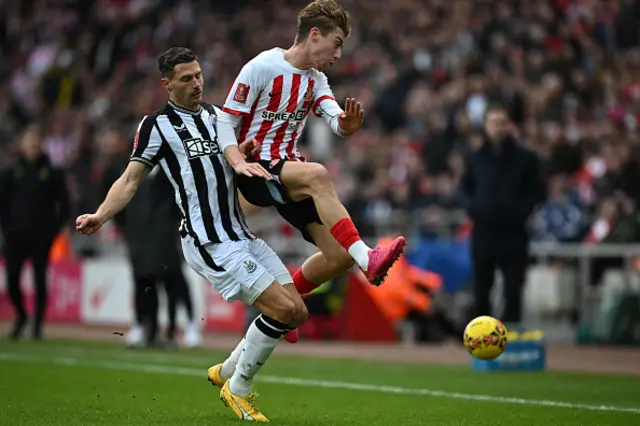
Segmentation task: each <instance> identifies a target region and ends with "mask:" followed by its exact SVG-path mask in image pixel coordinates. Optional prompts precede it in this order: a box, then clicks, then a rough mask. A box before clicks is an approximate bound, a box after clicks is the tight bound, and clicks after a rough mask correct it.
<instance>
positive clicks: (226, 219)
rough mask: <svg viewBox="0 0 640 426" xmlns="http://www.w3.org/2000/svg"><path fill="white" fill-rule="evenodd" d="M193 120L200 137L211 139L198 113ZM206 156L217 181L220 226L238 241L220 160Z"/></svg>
mask: <svg viewBox="0 0 640 426" xmlns="http://www.w3.org/2000/svg"><path fill="white" fill-rule="evenodd" d="M193 121H194V122H195V123H196V127H197V128H198V132H200V134H201V135H202V137H203V138H204V139H206V140H211V135H210V134H209V131H208V130H207V126H205V125H204V122H203V121H202V117H200V116H199V115H198V116H196V117H193ZM216 143H217V140H216ZM208 158H209V161H210V162H211V166H213V170H214V172H215V174H216V181H217V182H218V188H217V191H216V195H217V197H218V208H219V209H220V219H221V221H222V227H223V228H224V231H225V232H226V233H227V235H228V236H229V239H231V240H232V241H239V240H240V238H238V234H236V232H235V231H234V230H233V225H232V224H231V213H230V212H229V193H228V191H227V181H226V178H225V173H224V170H223V166H222V164H220V160H219V159H218V157H217V156H213V155H210V156H209V157H208Z"/></svg>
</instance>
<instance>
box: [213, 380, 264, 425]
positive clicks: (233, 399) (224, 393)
mask: <svg viewBox="0 0 640 426" xmlns="http://www.w3.org/2000/svg"><path fill="white" fill-rule="evenodd" d="M256 396H257V395H255V394H254V393H250V394H249V395H247V396H245V397H240V396H237V395H234V394H232V393H231V390H230V389H229V382H227V383H225V384H224V386H222V390H221V391H220V399H221V400H222V402H224V405H226V406H227V407H229V408H231V409H232V410H233V412H234V413H235V415H236V416H238V418H239V419H240V420H247V421H253V422H261V423H269V419H267V418H266V417H265V416H264V414H262V413H261V412H260V411H259V410H258V407H256V403H255V401H254V398H255V397H256Z"/></svg>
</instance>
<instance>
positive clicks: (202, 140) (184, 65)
mask: <svg viewBox="0 0 640 426" xmlns="http://www.w3.org/2000/svg"><path fill="white" fill-rule="evenodd" d="M158 67H159V69H160V72H161V73H162V82H163V83H164V86H165V87H166V89H167V92H168V94H169V101H168V103H167V104H166V105H165V106H164V107H163V108H162V109H161V110H159V111H157V112H155V113H153V114H150V115H147V116H145V117H144V118H143V119H142V121H141V122H140V125H139V127H138V132H137V134H136V139H135V142H134V146H133V153H132V155H131V161H130V163H129V165H128V167H127V169H126V170H125V171H124V173H123V174H122V176H121V177H120V178H119V179H118V180H117V181H116V182H115V183H114V184H113V186H112V187H111V189H110V190H109V193H108V195H107V197H106V199H105V200H104V202H103V203H102V205H101V206H100V207H99V208H98V210H97V211H96V212H95V213H94V214H84V215H82V216H80V217H78V219H77V221H76V224H77V229H78V231H79V232H81V233H82V234H85V235H91V234H93V233H94V232H96V231H97V230H98V229H99V228H100V227H101V226H102V225H103V224H104V223H105V222H106V221H108V220H109V219H111V218H113V216H114V215H115V214H117V213H118V212H119V211H120V210H122V209H123V208H124V207H125V206H126V205H127V203H129V201H130V200H131V198H132V197H133V196H134V194H135V193H136V190H137V189H138V186H139V185H140V183H141V182H142V180H143V179H145V178H146V177H147V175H148V174H149V172H150V170H151V169H152V168H154V167H155V166H156V165H160V167H161V168H162V170H163V171H164V173H165V174H166V175H167V177H168V178H169V181H170V182H171V184H172V185H173V187H174V191H175V199H176V203H177V204H178V207H179V208H180V211H181V214H182V224H181V226H180V233H181V236H182V249H183V252H184V255H185V259H186V261H187V263H188V264H189V266H191V268H193V269H194V270H195V271H196V272H198V274H200V275H201V276H202V277H204V278H205V279H207V280H208V281H209V282H211V284H212V285H213V286H214V287H215V288H216V290H217V291H218V292H219V293H220V294H221V295H222V297H223V298H224V299H225V300H227V301H233V300H242V301H243V302H245V303H246V304H248V305H253V306H255V307H256V308H258V309H259V310H260V311H261V312H262V315H260V316H259V317H258V318H257V319H256V320H255V321H254V322H253V323H252V324H251V326H250V327H249V329H248V330H247V333H246V335H245V337H244V339H243V340H242V342H241V343H240V345H238V348H240V349H238V350H237V351H236V352H237V353H238V357H237V365H238V366H237V368H235V370H234V374H233V375H231V377H230V380H228V381H227V382H226V383H225V384H224V386H223V387H222V390H221V391H220V398H221V399H222V400H223V401H224V403H225V404H226V405H227V406H228V407H230V408H231V409H232V410H233V412H234V413H235V414H236V415H237V416H238V417H239V418H240V419H242V420H251V421H258V422H267V421H268V420H267V418H266V417H265V416H264V415H263V414H262V413H260V411H259V410H258V409H257V408H256V406H255V403H254V398H253V394H252V381H253V377H254V376H255V374H256V373H257V371H258V370H259V369H260V368H261V367H262V365H264V363H265V362H266V361H267V358H269V356H270V355H271V353H272V352H273V349H274V348H275V346H276V344H277V343H278V342H279V341H280V340H281V337H282V335H283V334H284V333H285V332H286V331H287V330H289V329H291V328H294V327H297V326H298V325H300V324H302V323H303V322H304V321H305V320H306V316H307V310H306V307H305V305H304V302H303V301H302V299H301V298H300V295H299V294H298V292H297V291H296V289H295V288H294V287H293V286H292V285H289V284H291V283H292V278H291V275H290V274H289V272H288V271H287V269H286V267H285V266H284V265H283V264H282V262H281V261H280V259H279V258H278V257H277V256H276V254H275V253H274V252H273V250H271V248H269V247H268V246H267V245H266V244H265V243H264V241H262V240H260V239H258V238H256V237H255V236H254V235H253V234H252V233H251V230H250V229H249V228H248V227H247V225H246V223H245V218H244V214H243V213H242V210H241V209H240V207H239V202H238V191H237V187H236V183H235V179H236V174H237V175H241V176H253V177H256V178H259V179H271V175H270V174H269V173H268V172H267V171H266V170H265V169H264V168H262V166H260V165H259V164H257V163H247V162H246V161H245V159H244V158H243V155H242V154H241V153H240V150H239V149H238V145H237V141H236V136H235V133H234V129H233V127H232V125H231V124H230V123H228V122H225V121H224V117H222V116H221V113H222V111H221V110H219V109H218V108H216V107H213V106H212V105H209V104H207V103H205V102H202V90H203V85H204V82H203V79H202V72H201V70H200V65H199V63H198V60H197V57H196V56H195V54H194V53H193V52H192V51H191V50H189V49H186V48H172V49H169V50H168V51H167V52H165V53H164V54H163V55H162V56H160V58H159V59H158ZM242 145H243V146H242V148H243V150H244V152H246V153H249V154H251V152H253V151H252V149H253V148H255V152H258V151H259V145H258V144H257V143H255V141H247V142H246V143H243V144H242ZM234 367H235V366H234Z"/></svg>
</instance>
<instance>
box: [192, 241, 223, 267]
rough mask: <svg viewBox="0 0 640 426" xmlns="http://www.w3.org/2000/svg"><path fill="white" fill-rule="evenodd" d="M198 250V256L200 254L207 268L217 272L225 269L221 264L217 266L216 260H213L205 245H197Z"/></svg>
mask: <svg viewBox="0 0 640 426" xmlns="http://www.w3.org/2000/svg"><path fill="white" fill-rule="evenodd" d="M198 251H199V252H200V256H202V260H204V263H206V264H207V266H208V267H209V268H211V269H213V270H214V271H218V272H224V271H225V270H226V269H224V268H223V267H222V266H218V265H217V264H216V262H214V261H213V258H212V257H211V255H210V254H209V253H208V252H207V249H206V248H205V247H203V246H200V245H199V246H198Z"/></svg>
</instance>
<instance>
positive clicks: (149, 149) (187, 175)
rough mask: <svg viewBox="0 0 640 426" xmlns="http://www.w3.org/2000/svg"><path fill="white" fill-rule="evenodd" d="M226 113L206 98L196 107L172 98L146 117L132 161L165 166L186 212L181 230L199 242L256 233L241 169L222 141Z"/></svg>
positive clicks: (151, 165) (234, 239)
mask: <svg viewBox="0 0 640 426" xmlns="http://www.w3.org/2000/svg"><path fill="white" fill-rule="evenodd" d="M220 113H221V110H219V109H218V108H216V107H214V106H213V105H210V104H207V103H204V102H203V103H202V107H201V108H200V111H198V112H194V111H189V110H186V109H184V108H180V107H179V106H177V105H176V104H174V103H173V102H171V101H169V103H167V105H165V107H164V108H163V109H161V110H159V111H156V112H155V113H153V114H149V115H147V116H145V117H144V118H143V119H142V121H141V122H140V125H139V126H138V131H137V133H136V138H135V142H134V146H133V153H132V154H131V161H139V162H141V163H144V164H146V165H147V166H149V167H152V168H153V167H155V166H156V165H157V164H159V165H160V166H161V167H162V170H164V172H165V174H166V175H167V177H168V178H169V181H171V184H172V185H173V188H174V191H175V198H176V203H177V204H178V206H179V207H180V212H181V214H182V223H181V225H180V231H181V233H182V235H185V234H188V235H191V237H193V239H194V240H195V242H196V245H198V246H203V245H205V244H208V243H214V244H217V243H221V242H227V241H240V240H246V239H253V238H255V236H254V235H253V234H252V233H251V231H250V230H249V227H248V226H247V223H246V221H245V217H244V213H243V212H242V210H241V209H240V203H239V202H238V193H237V190H236V174H235V171H234V170H233V168H232V167H231V165H229V163H227V161H226V160H225V158H224V155H223V153H222V151H221V149H220V146H219V144H218V132H217V124H216V117H217V115H219V114H220Z"/></svg>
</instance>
